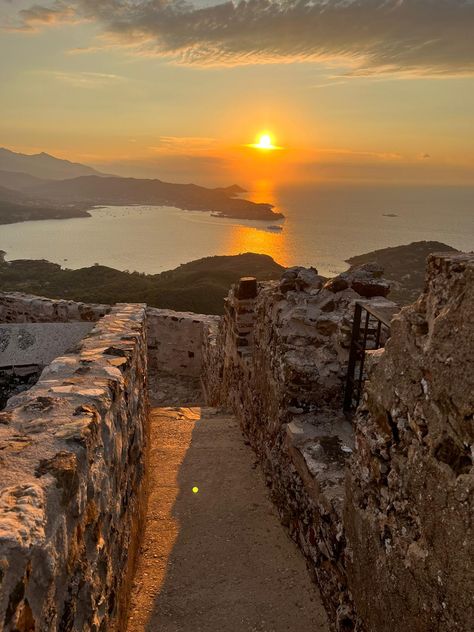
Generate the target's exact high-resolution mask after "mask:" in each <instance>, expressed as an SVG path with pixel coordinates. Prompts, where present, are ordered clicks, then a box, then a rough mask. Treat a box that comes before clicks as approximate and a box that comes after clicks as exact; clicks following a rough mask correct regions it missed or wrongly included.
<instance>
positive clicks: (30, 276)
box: [0, 253, 284, 314]
mask: <svg viewBox="0 0 474 632" xmlns="http://www.w3.org/2000/svg"><path fill="white" fill-rule="evenodd" d="M0 254H1V253H0ZM283 271H284V268H283V267H282V266H280V265H279V264H277V263H276V262H275V261H274V260H273V259H272V258H271V257H269V256H267V255H257V254H253V253H246V254H241V255H235V256H227V257H206V258H205V259H198V260H197V261H192V262H190V263H186V264H184V265H182V266H179V268H176V269H175V270H170V271H169V272H162V273H161V274H155V275H151V274H143V273H139V272H121V271H119V270H115V269H113V268H108V267H106V266H101V265H94V266H92V267H90V268H81V269H80V270H67V269H62V268H61V266H59V265H57V264H55V263H50V262H49V261H44V260H42V261H32V260H18V261H11V262H6V261H2V260H0V287H1V288H2V290H3V291H5V292H10V291H16V292H26V293H29V294H38V295H40V296H47V297H50V298H66V299H72V300H74V301H85V302H88V303H110V304H113V303H147V304H148V305H151V306H153V307H162V308H168V309H174V310H177V311H192V312H197V313H203V314H222V313H223V307H224V302H223V299H224V297H225V296H227V293H228V291H229V287H230V285H231V284H232V283H235V282H236V281H238V279H239V278H240V277H242V276H256V277H257V279H259V280H260V281H265V280H269V279H278V278H279V277H280V276H281V274H282V273H283Z"/></svg>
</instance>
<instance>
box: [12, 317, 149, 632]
mask: <svg viewBox="0 0 474 632" xmlns="http://www.w3.org/2000/svg"><path fill="white" fill-rule="evenodd" d="M25 309H26V308H25ZM48 312H49V308H48ZM29 314H30V316H31V315H32V313H31V310H30V313H29ZM37 316H39V313H37ZM17 317H18V315H17ZM146 349H147V340H146V313H145V308H144V306H140V305H119V306H116V307H115V308H113V309H112V310H111V313H110V314H109V315H108V316H105V317H104V318H103V319H102V320H100V321H99V322H98V323H97V325H96V326H95V328H94V329H93V331H92V332H91V334H89V336H88V337H87V338H85V339H84V340H83V342H82V343H80V346H79V348H78V349H77V351H76V352H75V353H71V354H67V355H64V356H62V357H59V358H57V359H55V360H54V361H53V362H52V363H51V364H50V365H49V366H48V367H47V368H46V369H45V370H44V371H43V374H42V376H41V378H40V381H39V382H38V383H37V384H36V385H35V386H33V387H32V388H31V389H30V390H28V391H27V392H25V393H22V394H20V395H17V396H15V397H14V398H12V399H10V400H9V402H8V405H7V407H6V410H5V411H4V412H2V413H0V442H1V444H2V451H1V456H0V458H1V467H2V477H1V483H0V587H1V589H0V622H1V623H0V627H1V628H2V629H3V630H5V632H13V631H15V632H27V631H28V632H31V631H32V630H35V631H36V632H52V631H59V630H61V632H66V631H68V630H69V631H72V630H97V631H98V630H110V631H113V630H118V629H119V626H118V622H119V621H120V620H121V619H123V615H124V612H125V609H126V594H127V585H128V581H129V579H130V575H131V572H132V570H133V562H134V556H135V545H136V542H137V537H136V534H137V531H138V530H139V529H140V517H141V510H142V495H143V494H142V492H143V488H144V474H145V470H144V466H145V456H146V449H147V396H146V384H147V361H146V359H147V352H146Z"/></svg>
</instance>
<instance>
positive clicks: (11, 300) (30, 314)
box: [0, 292, 112, 323]
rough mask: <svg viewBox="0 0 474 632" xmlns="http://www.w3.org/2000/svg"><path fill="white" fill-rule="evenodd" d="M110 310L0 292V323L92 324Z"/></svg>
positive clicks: (102, 307) (41, 297)
mask: <svg viewBox="0 0 474 632" xmlns="http://www.w3.org/2000/svg"><path fill="white" fill-rule="evenodd" d="M111 309H112V308H111V306H110V305H94V304H89V303H76V302H74V301H66V300H54V299H51V298H45V297H43V296H32V295H30V294H21V293H20V292H0V323H53V322H62V323H66V322H69V321H78V320H79V321H88V322H95V321H97V320H99V318H102V316H105V314H108V313H109V312H110V310H111Z"/></svg>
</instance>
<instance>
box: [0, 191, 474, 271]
mask: <svg viewBox="0 0 474 632" xmlns="http://www.w3.org/2000/svg"><path fill="white" fill-rule="evenodd" d="M246 197H248V198H249V199H253V200H255V201H267V202H271V203H273V204H274V205H275V207H276V209H277V210H280V211H282V212H283V213H284V214H285V219H284V220H281V221H274V222H272V221H267V222H261V221H238V220H234V219H220V218H218V217H215V216H213V215H212V214H211V213H204V212H191V211H184V210H180V209H177V208H172V207H153V206H120V207H117V206H114V207H105V208H97V209H94V210H93V211H91V215H92V217H90V218H74V219H68V220H44V221H35V222H23V223H19V224H10V225H3V226H0V249H1V250H4V251H5V252H6V259H7V260H14V259H46V260H48V261H52V262H55V263H59V264H60V265H62V266H63V267H65V268H71V269H77V268H82V267H86V266H90V265H93V264H95V263H99V264H102V265H106V266H110V267H113V268H117V269H119V270H129V271H138V272H146V273H149V274H156V273H158V272H163V271H164V270H171V269H173V268H176V267H177V266H179V265H180V264H182V263H186V262H188V261H192V260H194V259H200V258H201V257H207V256H212V255H235V254H239V253H244V252H256V253H262V254H267V255H270V256H271V257H273V258H274V259H275V260H276V261H277V262H279V263H280V264H282V265H284V266H292V265H303V266H314V267H316V268H317V269H318V270H319V272H320V274H323V275H325V276H330V275H334V274H337V273H339V272H341V271H343V270H345V269H346V268H347V263H346V260H347V259H348V258H349V257H351V256H354V255H358V254H362V253H365V252H368V251H372V250H375V249H378V248H385V247H387V246H397V245H402V244H408V243H411V242H413V241H420V240H436V241H441V242H444V243H446V244H448V245H450V246H453V247H455V248H458V249H460V250H465V251H472V250H473V249H474V187H437V186H432V187H406V186H405V187H393V186H390V187H389V186H378V187H374V186H362V185H354V186H348V185H344V186H341V185H305V186H301V185H300V186H280V187H276V186H272V184H271V183H268V182H265V183H258V186H255V188H254V189H252V190H250V191H249V192H248V193H247V194H246Z"/></svg>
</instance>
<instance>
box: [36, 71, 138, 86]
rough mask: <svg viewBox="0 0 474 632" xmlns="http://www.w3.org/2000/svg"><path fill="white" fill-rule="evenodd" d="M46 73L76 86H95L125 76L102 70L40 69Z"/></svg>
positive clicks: (115, 80) (107, 83) (121, 79)
mask: <svg viewBox="0 0 474 632" xmlns="http://www.w3.org/2000/svg"><path fill="white" fill-rule="evenodd" d="M40 74H42V75H47V76H49V77H52V78H53V79H56V80H57V81H61V82H62V83H67V84H69V85H71V86H75V87H77V88H97V87H101V86H109V85H111V84H114V83H120V82H122V81H126V79H125V77H122V76H120V75H114V74H109V73H102V72H62V71H58V70H42V71H40Z"/></svg>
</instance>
